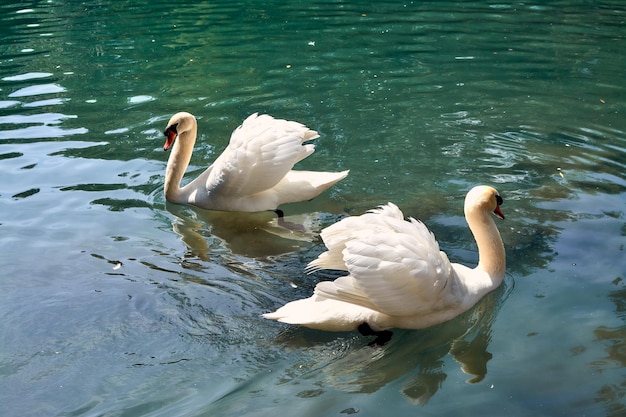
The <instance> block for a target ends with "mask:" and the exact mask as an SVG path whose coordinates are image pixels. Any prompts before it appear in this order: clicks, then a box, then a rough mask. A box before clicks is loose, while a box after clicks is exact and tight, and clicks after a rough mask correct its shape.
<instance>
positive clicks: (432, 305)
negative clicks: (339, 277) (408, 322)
mask: <svg viewBox="0 0 626 417" xmlns="http://www.w3.org/2000/svg"><path fill="white" fill-rule="evenodd" d="M392 223H394V222H392ZM392 226H394V228H395V229H396V232H395V233H386V234H369V235H364V236H362V237H361V238H359V239H357V240H352V241H349V242H347V243H346V248H345V250H344V261H345V264H346V266H347V268H348V271H349V273H350V276H351V277H352V279H353V286H354V287H355V288H356V289H357V290H358V291H355V292H357V293H358V295H359V296H361V295H362V294H364V295H365V296H366V298H367V300H368V301H369V302H371V303H372V304H373V305H375V306H376V310H378V311H381V312H383V313H386V314H388V315H392V316H409V315H418V314H422V313H432V312H433V311H438V310H441V309H445V308H447V307H448V306H449V305H450V303H455V302H456V301H457V300H459V299H461V297H462V291H463V290H462V287H461V286H459V285H458V281H457V278H456V275H455V273H454V272H453V270H452V266H451V265H450V261H449V260H448V257H447V256H446V255H445V254H444V253H443V252H441V251H439V245H438V244H437V241H436V240H435V238H434V236H433V235H432V233H430V231H429V230H428V229H427V228H426V227H425V226H424V225H423V224H422V223H421V222H418V221H416V220H413V219H411V221H410V222H405V221H403V222H402V223H396V224H393V225H392Z"/></svg>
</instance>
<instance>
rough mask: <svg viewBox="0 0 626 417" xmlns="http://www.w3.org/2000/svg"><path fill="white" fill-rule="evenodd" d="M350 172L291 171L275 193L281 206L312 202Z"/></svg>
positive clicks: (278, 185)
mask: <svg viewBox="0 0 626 417" xmlns="http://www.w3.org/2000/svg"><path fill="white" fill-rule="evenodd" d="M349 172H350V171H349V170H347V171H341V172H321V171H289V172H288V173H287V175H285V177H284V178H283V179H282V180H281V181H280V182H279V183H278V184H276V186H274V187H273V191H274V192H275V193H276V194H277V196H278V200H279V204H285V203H295V202H297V201H306V200H311V199H313V198H315V197H317V196H318V195H320V194H321V193H323V192H324V191H326V190H327V189H329V188H330V187H332V186H333V185H335V184H336V183H338V182H339V181H341V180H342V179H344V178H345V177H346V176H348V173H349Z"/></svg>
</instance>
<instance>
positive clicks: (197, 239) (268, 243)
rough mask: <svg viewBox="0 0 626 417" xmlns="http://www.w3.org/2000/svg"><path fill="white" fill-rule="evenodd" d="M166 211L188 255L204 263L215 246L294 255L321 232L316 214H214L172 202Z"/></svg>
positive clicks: (254, 254) (257, 253)
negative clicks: (291, 253) (171, 215)
mask: <svg viewBox="0 0 626 417" xmlns="http://www.w3.org/2000/svg"><path fill="white" fill-rule="evenodd" d="M165 208H166V210H167V211H168V212H170V213H171V214H173V215H174V216H175V219H174V220H173V221H172V228H173V230H174V232H175V233H176V234H178V235H179V236H180V237H181V240H182V241H183V243H185V245H186V246H187V247H188V248H189V252H190V254H191V255H192V256H194V257H197V258H199V259H202V260H205V261H208V260H209V253H210V252H211V251H212V250H214V249H216V247H221V248H224V247H228V248H229V249H230V251H231V252H232V253H234V254H239V255H244V256H248V257H262V256H272V255H280V254H283V253H288V252H294V251H297V250H298V249H300V248H301V247H304V246H307V245H309V244H310V243H311V242H313V241H314V239H316V238H317V236H318V234H319V231H320V224H319V223H320V214H319V213H302V214H296V215H287V216H285V217H282V218H279V216H278V215H277V213H275V212H273V211H263V212H253V213H247V212H230V211H214V210H204V209H200V208H197V207H192V206H184V205H179V204H172V203H166V205H165ZM212 238H213V239H212ZM214 238H217V241H216V240H215V239H214ZM210 242H213V243H212V244H211V243H210Z"/></svg>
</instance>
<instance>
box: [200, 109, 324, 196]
mask: <svg viewBox="0 0 626 417" xmlns="http://www.w3.org/2000/svg"><path fill="white" fill-rule="evenodd" d="M317 137H319V135H318V134H317V132H315V131H313V130H310V129H308V128H307V127H306V126H304V125H302V124H300V123H298V122H293V121H288V120H281V119H275V118H273V117H272V116H269V115H258V114H257V113H255V114H252V115H250V116H249V117H248V118H247V119H246V120H244V122H243V123H242V124H241V126H239V127H238V128H237V129H235V131H234V132H233V133H232V136H231V138H230V143H229V144H228V146H227V147H226V149H225V150H224V152H223V153H222V154H221V155H220V156H219V157H218V158H217V159H216V160H215V162H214V163H213V168H212V170H211V172H210V174H209V177H208V178H207V189H209V190H212V191H211V192H213V193H217V194H223V195H229V196H233V195H251V194H256V193H258V192H261V191H265V190H267V189H270V188H272V187H273V186H275V185H276V184H277V183H278V182H279V181H280V180H281V179H283V177H285V175H286V174H287V173H288V172H289V171H290V170H291V169H292V168H293V166H294V164H296V163H297V162H298V161H300V160H302V159H304V158H306V157H307V156H309V155H310V154H312V153H313V151H314V150H315V148H314V146H313V145H312V144H306V145H304V144H303V142H304V141H307V140H311V139H315V138H317Z"/></svg>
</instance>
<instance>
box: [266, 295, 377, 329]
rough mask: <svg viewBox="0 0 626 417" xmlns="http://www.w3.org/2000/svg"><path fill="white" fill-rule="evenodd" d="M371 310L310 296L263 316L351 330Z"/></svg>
mask: <svg viewBox="0 0 626 417" xmlns="http://www.w3.org/2000/svg"><path fill="white" fill-rule="evenodd" d="M371 313H372V312H371V310H367V309H365V308H363V307H360V306H353V305H350V304H347V303H343V302H340V301H336V300H329V299H325V298H323V297H318V296H315V295H314V296H312V297H310V298H305V299H302V300H296V301H292V302H290V303H287V304H285V305H284V306H282V307H280V308H279V309H278V310H276V311H274V312H272V313H266V314H263V317H264V318H266V319H270V320H276V321H279V322H282V323H287V324H294V325H298V326H304V327H309V328H311V329H318V330H326V331H331V332H339V331H353V330H356V329H357V327H358V326H359V325H360V324H362V323H364V322H367V321H368V320H369V319H370V316H371Z"/></svg>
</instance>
